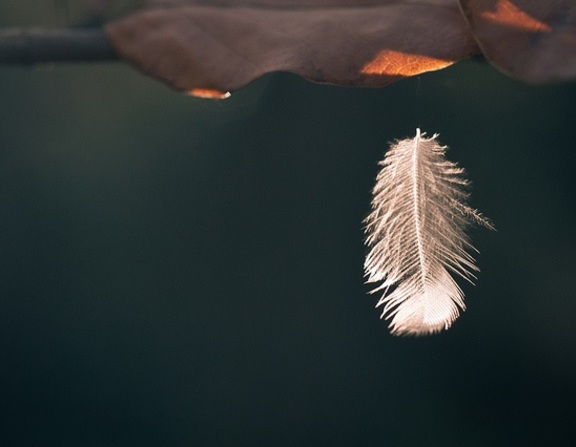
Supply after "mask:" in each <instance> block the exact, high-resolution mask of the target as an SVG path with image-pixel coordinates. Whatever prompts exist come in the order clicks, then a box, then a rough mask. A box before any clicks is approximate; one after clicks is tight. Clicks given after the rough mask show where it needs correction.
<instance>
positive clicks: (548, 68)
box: [460, 0, 576, 83]
mask: <svg viewBox="0 0 576 447" xmlns="http://www.w3.org/2000/svg"><path fill="white" fill-rule="evenodd" d="M460 3H461V5H462V10H463V11H464V13H465V15H466V17H467V19H468V21H469V23H470V27H471V29H472V32H473V34H474V36H475V37H476V39H477V41H478V43H479V44H480V47H481V48H482V52H483V53H484V55H485V56H486V57H487V58H488V60H490V61H491V62H492V63H493V64H494V65H496V66H497V67H498V68H500V69H502V70H504V71H505V72H506V73H508V74H510V75H512V76H514V77H517V78H520V79H523V80H525V81H528V82H534V83H539V82H550V81H564V80H569V79H573V78H574V77H576V2H575V1H574V0H545V1H544V0H542V1H534V0H460Z"/></svg>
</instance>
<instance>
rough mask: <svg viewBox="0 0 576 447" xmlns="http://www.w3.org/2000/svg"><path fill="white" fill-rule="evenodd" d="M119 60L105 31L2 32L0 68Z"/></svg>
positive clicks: (26, 30) (15, 29)
mask: <svg viewBox="0 0 576 447" xmlns="http://www.w3.org/2000/svg"><path fill="white" fill-rule="evenodd" d="M117 59H118V56H117V55H116V53H115V52H114V50H113V49H112V46H111V45H110V43H109V42H108V39H107V38H106V34H105V33H104V31H103V30H102V29H82V28H61V29H41V28H33V29H19V28H8V29H0V65H2V64H20V65H31V64H39V63H49V62H95V61H111V60H117Z"/></svg>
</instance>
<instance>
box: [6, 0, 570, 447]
mask: <svg viewBox="0 0 576 447" xmlns="http://www.w3.org/2000/svg"><path fill="white" fill-rule="evenodd" d="M38 3H41V4H42V7H43V8H44V10H42V8H40V7H39V8H38V10H34V11H33V10H30V9H29V10H28V11H26V9H25V8H26V7H28V8H29V7H30V2H29V1H27V2H21V3H20V4H19V5H16V2H8V4H4V3H2V4H0V17H1V19H0V25H2V26H7V25H9V24H11V25H27V24H28V25H30V24H46V23H48V24H54V22H55V21H56V19H55V16H56V15H57V14H56V13H55V11H54V4H53V2H38ZM72 3H74V2H72ZM27 14H28V16H27ZM69 14H73V12H70V13H69ZM26 17H28V19H27V20H25V18H26ZM58 20H61V19H58ZM574 104H576V85H575V84H573V83H572V84H566V85H555V86H544V87H530V86H526V85H524V84H522V83H520V82H517V81H513V80H511V79H508V78H506V77H504V76H503V75H501V74H499V73H498V72H496V71H495V70H494V69H492V68H490V67H489V66H488V65H486V64H483V63H482V62H478V61H467V62H464V63H460V64H457V65H456V66H454V67H452V68H449V69H446V70H442V71H439V72H436V73H430V74H426V75H423V76H420V77H417V78H413V79H408V80H405V81H402V82H399V83H397V84H395V85H392V86H390V87H386V88H382V89H346V88H338V87H331V86H322V85H316V84H309V83H307V82H305V81H303V80H301V79H299V78H296V77H294V76H291V75H286V74H280V75H273V76H268V77H266V78H264V79H261V80H258V81H257V82H254V83H253V84H252V85H250V86H249V87H247V88H246V89H244V90H242V91H239V92H237V93H235V94H233V95H232V97H231V98H230V99H228V100H226V101H216V102H212V101H205V100H199V99H194V98H190V97H186V96H184V95H180V94H178V93H175V92H173V91H171V90H169V89H167V88H166V87H164V86H163V85H161V84H159V83H157V82H155V81H153V80H150V79H148V78H145V77H143V76H142V75H140V74H138V73H137V72H135V71H133V70H132V69H130V68H129V67H127V66H125V65H122V64H101V65H71V66H66V65H60V66H57V67H52V68H50V67H45V68H39V69H34V70H30V69H22V68H10V67H0V306H1V307H0V355H1V357H0V358H1V363H0V402H1V407H2V415H1V418H0V421H1V422H0V424H1V432H0V444H1V445H2V446H169V447H171V446H324V445H326V446H392V447H397V446H398V447H400V446H409V447H411V446H424V445H425V446H442V447H447V446H458V447H468V446H479V447H481V446H542V445H555V446H568V445H574V444H573V443H574V442H575V438H576V435H575V434H574V414H575V411H576V410H575V398H576V376H575V373H576V329H575V325H574V320H575V318H576V254H575V253H576V250H575V249H576V234H575V223H576V178H575V176H574V169H575V166H576V163H575V162H576V144H575V139H574V128H575V123H576V109H575V107H574ZM418 126H419V127H421V128H422V129H423V130H424V131H427V132H429V133H434V132H439V133H441V137H440V141H441V142H442V143H444V144H448V145H449V146H450V147H451V148H452V149H451V151H450V152H449V156H450V158H451V159H453V160H456V161H458V162H460V163H461V164H462V165H463V166H464V167H465V168H466V169H467V171H468V173H469V177H470V178H471V179H472V180H473V182H474V189H473V197H472V205H473V206H474V207H477V208H479V209H480V210H481V211H482V212H483V213H485V214H486V215H487V216H489V217H490V218H492V220H493V221H494V222H495V224H496V226H497V229H498V231H497V232H489V231H486V230H474V231H473V234H472V237H473V240H474V243H475V245H476V246H477V248H478V249H479V250H480V252H481V255H479V256H478V264H479V266H480V268H481V269H482V272H481V274H480V276H479V280H478V283H477V286H476V287H471V286H469V285H464V289H465V293H466V296H467V304H468V310H467V311H466V312H465V313H464V314H463V315H462V316H461V317H460V318H459V319H458V320H457V322H456V323H455V324H454V326H453V328H452V329H450V330H449V331H448V332H446V333H442V334H440V335H436V336H432V337H427V338H397V337H392V336H390V335H389V334H388V331H387V329H386V323H385V322H383V321H380V320H379V319H378V317H379V310H375V309H374V304H375V302H376V299H377V298H376V297H374V296H370V295H368V294H367V291H368V290H369V288H368V287H367V286H365V285H364V284H363V272H362V263H363V256H364V254H365V248H364V247H363V243H362V241H363V234H362V219H363V218H364V216H365V215H366V214H367V212H368V210H369V202H370V189H371V188H372V185H373V179H374V177H375V174H376V169H377V167H376V163H377V161H378V160H379V159H381V158H382V156H383V153H384V151H385V149H386V148H387V143H388V142H389V141H391V140H393V139H395V138H404V137H408V136H413V134H414V132H415V128H416V127H418Z"/></svg>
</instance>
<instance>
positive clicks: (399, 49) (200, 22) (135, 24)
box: [106, 0, 479, 97]
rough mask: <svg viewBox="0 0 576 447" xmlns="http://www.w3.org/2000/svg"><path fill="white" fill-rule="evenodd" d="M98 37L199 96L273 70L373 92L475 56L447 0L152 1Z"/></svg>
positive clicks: (143, 67) (454, 8)
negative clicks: (105, 35)
mask: <svg viewBox="0 0 576 447" xmlns="http://www.w3.org/2000/svg"><path fill="white" fill-rule="evenodd" d="M208 4H209V5H210V6H206V5H208ZM246 5H248V6H246ZM106 31H107V33H108V36H109V39H110V41H111V42H112V44H113V46H114V47H115V49H116V51H117V52H118V53H119V54H120V56H121V57H123V58H124V59H126V60H128V61H130V62H131V63H133V64H134V65H135V66H136V67H138V68H139V69H141V70H142V71H144V72H146V73H148V74H150V75H152V76H154V77H156V78H158V79H160V80H162V81H164V82H166V83H167V84H169V85H171V86H172V87H174V88H176V89H178V90H183V91H189V92H191V93H193V94H194V93H198V92H201V93H202V95H203V96H209V97H215V96H216V97H217V96H218V95H220V94H222V93H223V92H227V91H232V90H236V89H238V88H240V87H242V86H244V85H246V84H247V83H249V82H251V81H252V80H254V79H256V78H258V77H260V76H262V75H264V74H266V73H271V72H277V71H287V72H292V73H296V74H299V75H301V76H303V77H305V78H307V79H309V80H312V81H317V82H325V83H332V84H339V85H357V86H383V85H387V84H390V83H391V82H394V81H397V80H399V79H403V78H405V77H408V76H413V75H417V74H420V73H423V72H427V71H431V70H438V69H440V68H444V67H446V66H448V65H451V64H453V63H454V62H456V61H458V60H460V59H463V58H466V57H468V56H470V55H472V54H474V53H477V52H478V51H479V50H478V47H477V45H476V43H475V41H474V40H473V38H472V36H471V35H470V32H469V30H468V27H467V24H466V21H465V19H464V18H463V16H462V14H461V11H460V10H459V8H458V5H457V2H456V1H455V0H404V1H392V0H312V1H303V0H246V1H235V2H232V1H211V2H207V1H202V0H155V1H152V2H151V4H150V6H149V8H147V9H143V10H141V11H138V12H135V13H133V14H132V15H129V16H127V17H125V18H124V19H121V20H119V21H116V22H112V23H110V24H109V25H108V26H107V28H106Z"/></svg>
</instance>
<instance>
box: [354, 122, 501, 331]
mask: <svg viewBox="0 0 576 447" xmlns="http://www.w3.org/2000/svg"><path fill="white" fill-rule="evenodd" d="M425 135H426V134H425V133H420V129H417V130H416V136H415V137H414V139H406V140H402V141H397V142H395V143H394V144H392V145H391V147H390V150H389V151H388V153H387V154H386V156H385V158H384V160H383V161H382V162H380V163H379V164H380V165H381V166H382V169H381V170H380V172H379V173H378V176H377V178H376V186H375V187H374V190H373V198H372V212H371V213H370V214H369V216H368V217H367V218H366V233H367V238H366V245H367V246H368V247H369V248H370V250H369V253H368V255H367V257H366V261H365V263H364V270H365V272H366V276H367V277H368V279H367V282H369V283H380V282H381V284H380V285H379V286H378V287H376V288H375V289H374V290H373V291H372V292H376V291H379V290H383V295H382V297H381V298H380V301H378V304H377V306H381V305H382V306H384V307H383V312H382V317H385V318H386V319H391V322H390V331H391V332H392V334H395V335H403V334H410V335H425V334H432V333H435V332H438V331H440V330H442V329H448V328H449V327H450V326H451V324H452V323H453V322H454V320H455V319H456V318H458V315H459V314H460V310H464V309H465V305H464V294H463V292H462V289H461V288H460V287H459V286H458V284H457V283H456V282H455V281H454V278H453V277H452V275H451V274H450V273H452V274H454V273H455V274H457V275H459V276H461V277H463V278H465V279H466V280H468V281H469V282H472V280H473V279H475V276H474V273H475V272H477V271H478V268H477V267H476V265H475V264H474V258H473V257H472V256H471V255H470V253H469V251H472V250H475V249H474V247H473V246H472V245H471V244H470V241H469V239H468V237H467V235H466V232H465V231H466V229H467V227H468V226H469V225H470V224H471V223H477V224H480V225H484V226H486V227H488V228H491V229H492V228H493V227H492V224H491V223H490V221H489V220H488V219H486V218H485V217H483V216H482V215H481V214H480V213H479V212H478V211H476V210H474V209H472V208H470V207H469V206H467V205H466V200H467V199H468V196H469V194H468V192H467V191H466V189H467V187H468V185H469V183H468V181H467V180H466V179H465V178H464V177H463V174H464V170H463V169H462V168H460V167H458V165H457V164H455V163H452V162H451V161H449V160H447V159H446V158H445V152H446V149H447V147H446V146H440V145H439V144H438V142H437V141H436V138H437V137H438V134H434V136H433V137H432V138H425ZM389 292H390V293H389Z"/></svg>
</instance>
